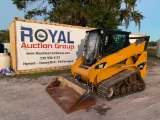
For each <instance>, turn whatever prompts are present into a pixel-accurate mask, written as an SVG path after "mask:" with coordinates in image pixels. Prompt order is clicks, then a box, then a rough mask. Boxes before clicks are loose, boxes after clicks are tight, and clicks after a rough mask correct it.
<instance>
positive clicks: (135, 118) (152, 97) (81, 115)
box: [0, 59, 160, 120]
mask: <svg viewBox="0 0 160 120" xmlns="http://www.w3.org/2000/svg"><path fill="white" fill-rule="evenodd" d="M55 77H56V76H43V77H40V78H38V79H36V80H35V79H26V78H23V79H17V78H1V79H0V120H160V60H156V59H149V60H148V68H147V77H146V78H145V79H144V81H145V83H146V89H145V90H144V91H143V92H140V93H135V94H132V95H129V96H126V97H123V98H119V99H115V100H112V101H106V100H104V99H101V98H99V97H98V96H96V95H95V99H96V103H97V104H96V105H95V106H92V107H90V108H87V109H83V110H79V111H76V112H73V113H71V114H66V113H65V112H64V111H62V110H61V108H60V107H59V106H58V105H57V104H56V103H55V102H54V101H53V100H52V99H51V98H50V96H49V95H48V94H47V93H46V92H45V88H46V86H47V84H48V83H50V82H51V81H52V80H53V79H54V78H55Z"/></svg>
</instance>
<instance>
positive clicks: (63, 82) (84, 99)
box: [46, 75, 96, 113]
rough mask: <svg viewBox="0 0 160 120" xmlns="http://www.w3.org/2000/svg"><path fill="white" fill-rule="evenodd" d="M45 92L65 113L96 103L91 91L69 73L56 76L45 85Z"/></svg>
mask: <svg viewBox="0 0 160 120" xmlns="http://www.w3.org/2000/svg"><path fill="white" fill-rule="evenodd" d="M46 92H47V93H48V94H49V95H50V96H51V98H52V99H53V100H54V101H55V102H56V103H57V104H58V105H59V106H60V107H61V108H62V109H63V110H64V111H65V112H66V113H71V112H73V111H76V110H79V109H84V108H87V107H90V106H93V105H95V104H96V102H95V100H94V96H93V94H92V91H90V90H89V89H88V88H87V87H86V86H84V85H83V84H82V83H79V82H78V81H76V80H75V79H73V78H72V77H71V76H70V75H65V76H59V77H57V78H56V79H55V80H54V81H52V82H51V83H50V84H49V85H48V86H47V87H46Z"/></svg>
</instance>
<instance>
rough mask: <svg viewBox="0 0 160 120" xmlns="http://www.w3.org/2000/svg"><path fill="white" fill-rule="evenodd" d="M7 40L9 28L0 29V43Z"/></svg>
mask: <svg viewBox="0 0 160 120" xmlns="http://www.w3.org/2000/svg"><path fill="white" fill-rule="evenodd" d="M9 41H10V39H9V30H0V43H5V42H9Z"/></svg>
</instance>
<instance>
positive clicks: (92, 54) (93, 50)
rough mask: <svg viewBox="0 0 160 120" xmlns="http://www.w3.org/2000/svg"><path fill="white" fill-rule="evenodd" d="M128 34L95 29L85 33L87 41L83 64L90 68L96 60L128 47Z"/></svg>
mask: <svg viewBox="0 0 160 120" xmlns="http://www.w3.org/2000/svg"><path fill="white" fill-rule="evenodd" d="M129 34H130V33H129V32H124V31H117V30H109V29H96V30H91V31H87V39H86V41H85V44H84V52H83V64H85V65H89V66H91V65H92V64H94V63H96V62H97V60H98V59H102V58H104V57H105V56H108V55H110V54H113V53H114V52H116V51H118V50H120V49H122V48H124V47H126V46H128V45H129V44H130V43H129Z"/></svg>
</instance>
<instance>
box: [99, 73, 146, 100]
mask: <svg viewBox="0 0 160 120" xmlns="http://www.w3.org/2000/svg"><path fill="white" fill-rule="evenodd" d="M144 89H145V83H144V81H143V79H142V78H141V76H140V75H139V74H138V73H137V72H134V71H130V70H124V71H122V72H120V73H118V74H116V75H114V76H113V77H111V78H109V79H106V80H104V81H102V82H101V83H100V84H99V86H98V88H97V94H98V95H99V96H100V97H102V98H105V99H107V100H112V99H115V98H118V97H123V96H126V95H129V94H132V93H135V92H141V91H143V90H144Z"/></svg>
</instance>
